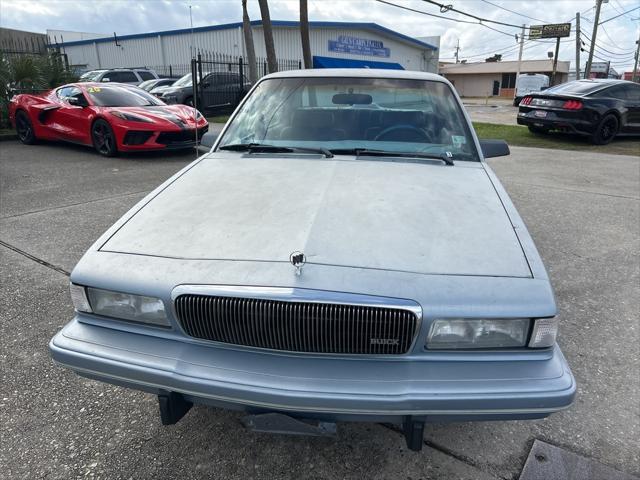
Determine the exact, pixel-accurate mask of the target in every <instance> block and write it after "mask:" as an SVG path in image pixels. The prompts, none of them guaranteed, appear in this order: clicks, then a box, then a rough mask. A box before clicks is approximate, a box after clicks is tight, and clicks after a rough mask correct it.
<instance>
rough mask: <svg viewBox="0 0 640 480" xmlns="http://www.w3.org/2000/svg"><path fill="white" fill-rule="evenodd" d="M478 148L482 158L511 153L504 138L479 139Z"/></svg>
mask: <svg viewBox="0 0 640 480" xmlns="http://www.w3.org/2000/svg"><path fill="white" fill-rule="evenodd" d="M480 148H481V149H482V156H483V157H484V158H493V157H504V156H506V155H510V154H511V152H510V151H509V145H507V142H505V141H504V140H480Z"/></svg>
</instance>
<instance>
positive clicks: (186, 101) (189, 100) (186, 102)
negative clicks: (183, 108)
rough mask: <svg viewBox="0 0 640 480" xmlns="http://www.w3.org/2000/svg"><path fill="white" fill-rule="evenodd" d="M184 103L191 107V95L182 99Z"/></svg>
mask: <svg viewBox="0 0 640 480" xmlns="http://www.w3.org/2000/svg"><path fill="white" fill-rule="evenodd" d="M184 104H185V105H187V106H189V107H193V97H187V98H185V99H184Z"/></svg>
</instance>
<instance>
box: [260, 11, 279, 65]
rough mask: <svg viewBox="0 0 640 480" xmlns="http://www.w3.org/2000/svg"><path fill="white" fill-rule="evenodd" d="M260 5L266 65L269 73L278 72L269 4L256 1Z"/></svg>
mask: <svg viewBox="0 0 640 480" xmlns="http://www.w3.org/2000/svg"><path fill="white" fill-rule="evenodd" d="M258 3H259V4H260V15H261V16H262V31H263V32H264V46H265V49H266V50H267V65H268V66H269V73H273V72H277V71H278V61H277V59H276V48H275V46H274V44H273V30H271V17H270V16H269V4H268V3H267V0H258Z"/></svg>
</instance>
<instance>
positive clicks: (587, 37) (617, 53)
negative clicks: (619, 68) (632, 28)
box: [580, 33, 635, 55]
mask: <svg viewBox="0 0 640 480" xmlns="http://www.w3.org/2000/svg"><path fill="white" fill-rule="evenodd" d="M580 36H581V37H582V38H584V39H585V40H586V41H587V42H589V43H590V42H591V38H589V36H588V35H587V34H586V33H582V34H581V35H580ZM596 42H597V40H596ZM596 47H598V49H600V50H603V51H605V52H607V53H609V54H611V55H633V53H634V52H635V50H627V51H624V52H612V51H611V50H607V49H606V48H604V47H603V46H602V45H600V44H598V43H596Z"/></svg>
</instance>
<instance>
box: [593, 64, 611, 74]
mask: <svg viewBox="0 0 640 480" xmlns="http://www.w3.org/2000/svg"><path fill="white" fill-rule="evenodd" d="M609 65H610V62H593V63H592V64H591V73H609Z"/></svg>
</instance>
